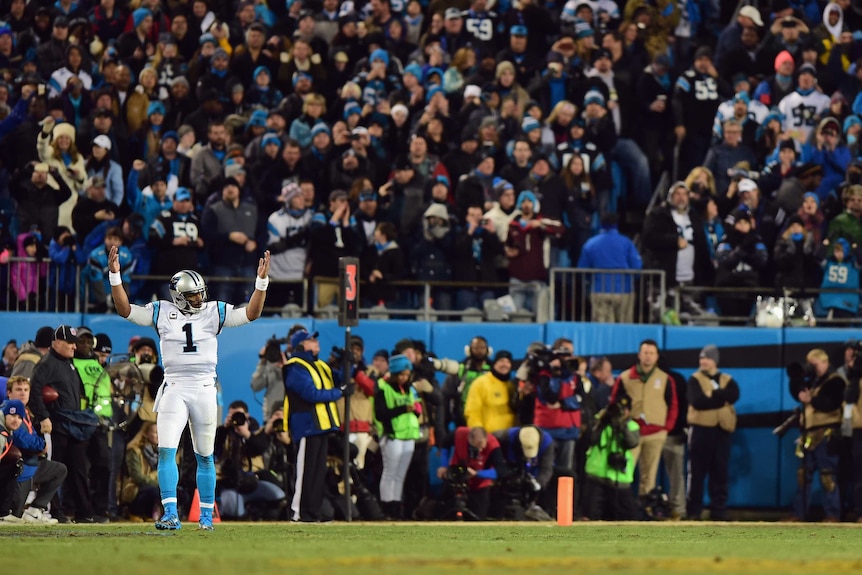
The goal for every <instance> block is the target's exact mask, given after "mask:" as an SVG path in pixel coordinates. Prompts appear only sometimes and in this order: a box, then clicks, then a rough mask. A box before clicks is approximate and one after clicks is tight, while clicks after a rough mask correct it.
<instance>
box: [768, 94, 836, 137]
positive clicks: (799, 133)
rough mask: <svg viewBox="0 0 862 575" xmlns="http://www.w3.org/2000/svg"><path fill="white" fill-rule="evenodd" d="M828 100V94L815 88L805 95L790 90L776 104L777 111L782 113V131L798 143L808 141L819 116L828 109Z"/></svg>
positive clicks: (818, 120) (818, 121)
mask: <svg viewBox="0 0 862 575" xmlns="http://www.w3.org/2000/svg"><path fill="white" fill-rule="evenodd" d="M830 101H831V100H830V98H829V96H827V95H826V94H824V93H822V92H818V91H816V90H815V91H814V92H811V93H810V94H808V95H806V96H803V95H802V94H800V93H799V92H791V93H790V94H788V95H787V96H785V97H784V98H783V99H782V100H781V102H779V104H778V111H779V112H781V113H782V114H784V131H785V132H789V133H790V135H791V136H792V137H793V138H794V139H795V140H796V141H797V142H799V143H800V144H806V143H808V140H809V138H810V137H811V133H812V132H814V130H815V129H816V128H817V124H819V123H820V118H821V116H822V115H823V114H824V112H826V111H828V110H829V103H830Z"/></svg>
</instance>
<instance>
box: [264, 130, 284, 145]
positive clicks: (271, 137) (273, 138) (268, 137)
mask: <svg viewBox="0 0 862 575" xmlns="http://www.w3.org/2000/svg"><path fill="white" fill-rule="evenodd" d="M270 144H275V145H276V146H278V147H279V148H281V138H279V137H278V134H275V133H273V132H270V133H269V134H264V136H263V138H262V139H261V140H260V147H261V148H265V147H266V146H268V145H270Z"/></svg>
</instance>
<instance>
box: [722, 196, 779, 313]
mask: <svg viewBox="0 0 862 575" xmlns="http://www.w3.org/2000/svg"><path fill="white" fill-rule="evenodd" d="M731 216H732V217H733V222H734V224H733V227H732V228H730V229H729V230H728V231H727V233H726V235H725V238H724V240H723V241H722V242H721V244H719V246H718V249H717V250H716V258H717V259H718V271H717V273H716V282H715V283H716V285H717V286H718V287H737V288H739V287H745V288H751V287H757V286H758V285H760V272H761V270H763V268H764V267H765V266H766V263H767V261H768V260H769V252H767V251H766V246H765V245H763V242H762V241H761V240H760V236H759V235H758V234H757V232H755V231H754V227H753V226H752V220H753V218H752V215H751V212H749V211H748V210H746V209H737V210H735V211H734V212H733V213H732V214H731ZM753 296H754V294H753V293H751V292H740V293H739V294H729V295H727V296H724V297H720V298H718V305H719V306H720V307H721V312H722V315H727V316H734V317H747V316H748V315H749V314H750V312H751V302H752V298H753Z"/></svg>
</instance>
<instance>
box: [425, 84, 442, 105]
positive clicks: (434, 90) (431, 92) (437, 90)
mask: <svg viewBox="0 0 862 575" xmlns="http://www.w3.org/2000/svg"><path fill="white" fill-rule="evenodd" d="M437 93H440V94H442V93H443V88H441V87H440V86H437V85H436V84H435V85H434V86H431V87H430V88H428V91H426V92H425V103H426V104H427V103H428V102H430V101H431V98H433V97H434V94H437Z"/></svg>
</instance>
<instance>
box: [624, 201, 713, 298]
mask: <svg viewBox="0 0 862 575" xmlns="http://www.w3.org/2000/svg"><path fill="white" fill-rule="evenodd" d="M671 209H672V208H671V206H670V205H668V204H662V205H660V206H657V207H655V208H653V210H652V211H651V212H650V213H649V214H648V215H647V217H646V219H645V220H644V225H643V232H642V233H641V237H642V238H643V239H642V241H643V248H642V249H643V254H644V269H656V270H664V272H665V282H666V283H667V285H668V287H670V286H674V285H676V257H677V254H678V253H679V247H678V241H679V237H680V236H679V232H678V231H677V227H676V223H675V222H674V221H673V216H672V215H671ZM689 217H690V218H691V226H692V228H693V232H694V241H693V242H692V243H693V244H694V283H695V285H709V284H710V283H711V278H712V277H713V275H714V272H713V269H712V264H711V260H710V254H709V244H708V243H707V239H706V232H705V231H704V227H703V218H702V217H701V216H700V214H699V213H697V212H696V211H695V210H689Z"/></svg>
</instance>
